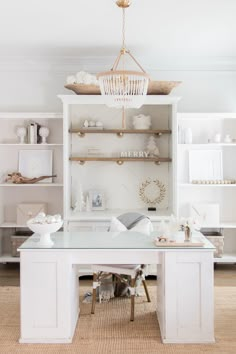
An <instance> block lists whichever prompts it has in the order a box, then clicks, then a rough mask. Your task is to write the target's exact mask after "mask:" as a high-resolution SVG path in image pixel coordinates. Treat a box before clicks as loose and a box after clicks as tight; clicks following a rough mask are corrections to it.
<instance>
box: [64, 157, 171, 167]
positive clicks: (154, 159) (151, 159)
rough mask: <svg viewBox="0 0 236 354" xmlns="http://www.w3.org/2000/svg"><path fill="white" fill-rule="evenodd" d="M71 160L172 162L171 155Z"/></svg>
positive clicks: (118, 162) (78, 158) (73, 159)
mask: <svg viewBox="0 0 236 354" xmlns="http://www.w3.org/2000/svg"><path fill="white" fill-rule="evenodd" d="M69 159H70V161H75V162H79V163H80V164H81V165H83V164H84V163H85V162H86V161H114V162H116V163H117V164H118V165H122V164H123V162H135V161H136V162H137V161H139V162H140V161H142V162H155V163H156V164H157V165H159V164H160V163H161V162H171V161H172V160H171V158H169V157H147V158H139V157H70V158H69Z"/></svg>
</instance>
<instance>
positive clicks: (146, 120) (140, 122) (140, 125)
mask: <svg viewBox="0 0 236 354" xmlns="http://www.w3.org/2000/svg"><path fill="white" fill-rule="evenodd" d="M133 126H134V128H135V129H150V127H151V117H150V116H145V115H144V114H139V115H138V116H134V117H133Z"/></svg>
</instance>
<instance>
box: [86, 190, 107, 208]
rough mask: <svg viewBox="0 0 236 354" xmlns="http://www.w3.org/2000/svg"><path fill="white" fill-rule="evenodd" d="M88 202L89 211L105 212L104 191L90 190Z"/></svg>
mask: <svg viewBox="0 0 236 354" xmlns="http://www.w3.org/2000/svg"><path fill="white" fill-rule="evenodd" d="M89 202H90V208H91V210H105V198H104V191H103V190H99V189H92V190H90V191H89Z"/></svg>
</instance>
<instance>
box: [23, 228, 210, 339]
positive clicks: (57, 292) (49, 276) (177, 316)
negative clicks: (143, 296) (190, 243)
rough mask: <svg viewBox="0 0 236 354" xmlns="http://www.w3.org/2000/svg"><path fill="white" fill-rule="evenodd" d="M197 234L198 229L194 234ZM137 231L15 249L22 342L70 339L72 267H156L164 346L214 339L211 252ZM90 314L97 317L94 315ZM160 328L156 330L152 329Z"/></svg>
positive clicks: (65, 235)
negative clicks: (159, 241)
mask: <svg viewBox="0 0 236 354" xmlns="http://www.w3.org/2000/svg"><path fill="white" fill-rule="evenodd" d="M200 235H201V234H200ZM153 237H154V235H152V236H145V235H143V234H140V233H135V232H128V234H127V232H122V233H110V232H100V233H98V232H96V233H94V232H80V233H78V232H58V233H55V234H53V235H52V239H53V240H54V241H55V242H54V245H53V246H52V247H51V248H40V247H39V245H38V237H37V236H36V235H35V236H32V237H30V238H29V239H28V240H27V241H26V242H25V243H24V244H23V245H22V246H21V247H20V249H19V250H20V257H21V275H20V277H21V338H20V343H69V342H71V341H72V339H73V335H74V331H75V327H76V324H77V320H78V316H79V301H78V299H79V295H78V294H79V289H78V287H79V284H78V283H79V282H78V275H77V274H78V273H77V266H76V265H77V264H93V263H94V264H99V263H100V264H133V263H134V264H137V263H143V264H157V268H158V271H157V275H158V286H157V316H158V321H159V325H160V330H161V337H162V341H163V343H212V342H214V296H213V251H214V247H213V246H212V245H211V244H210V243H209V242H208V241H207V240H206V239H205V238H204V240H205V246H204V247H202V248H164V247H163V248H161V249H160V248H157V247H155V245H154V243H153ZM95 316H96V314H95ZM157 330H158V329H157Z"/></svg>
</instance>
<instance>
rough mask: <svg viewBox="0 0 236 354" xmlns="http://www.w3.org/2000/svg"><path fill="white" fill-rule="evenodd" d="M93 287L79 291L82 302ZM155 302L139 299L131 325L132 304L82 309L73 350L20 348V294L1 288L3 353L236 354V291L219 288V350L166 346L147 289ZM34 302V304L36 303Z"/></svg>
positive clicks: (122, 302)
mask: <svg viewBox="0 0 236 354" xmlns="http://www.w3.org/2000/svg"><path fill="white" fill-rule="evenodd" d="M90 290H91V285H90V283H89V284H88V282H85V283H84V284H83V282H82V286H81V287H80V294H81V299H82V297H83V295H84V294H85V293H86V291H90ZM149 291H150V294H151V298H152V302H151V303H147V302H146V298H145V297H144V296H142V297H139V298H136V308H135V321H134V322H130V321H129V316H130V300H129V299H127V298H117V299H113V300H111V301H110V302H108V303H102V304H97V306H96V314H95V315H91V314H90V309H91V305H90V304H86V303H82V304H81V315H80V320H79V325H78V326H77V329H76V333H75V336H74V340H73V343H72V344H50V345H46V344H19V343H18V339H19V336H20V324H19V323H20V314H19V288H18V287H0V353H1V354H8V353H24V354H26V353H34V354H39V353H40V354H47V353H50V354H51V353H55V354H60V353H70V354H73V353H78V354H118V353H119V354H123V353H124V354H154V353H161V354H162V353H163V354H169V353H171V354H174V353H175V354H179V353H181V354H182V353H183V354H190V353H191V354H199V353H214V354H217V353H220V354H227V353H232V354H233V353H234V354H235V353H236V287H216V288H215V309H216V319H215V331H216V344H209V345H192V344H188V345H187V344H185V345H182V344H181V345H179V344H178V345H172V344H168V345H167V344H165V345H164V344H162V343H161V339H160V333H159V327H158V322H157V319H156V314H155V302H156V301H155V286H154V285H151V286H150V284H149ZM32 301H34V299H32Z"/></svg>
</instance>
